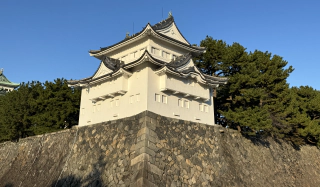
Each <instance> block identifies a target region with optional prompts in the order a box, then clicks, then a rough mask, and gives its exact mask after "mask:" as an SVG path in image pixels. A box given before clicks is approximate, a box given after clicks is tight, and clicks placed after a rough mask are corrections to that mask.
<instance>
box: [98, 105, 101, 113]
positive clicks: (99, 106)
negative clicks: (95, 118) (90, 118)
mask: <svg viewBox="0 0 320 187" xmlns="http://www.w3.org/2000/svg"><path fill="white" fill-rule="evenodd" d="M100 109H101V104H98V106H97V111H98V112H99V111H100Z"/></svg>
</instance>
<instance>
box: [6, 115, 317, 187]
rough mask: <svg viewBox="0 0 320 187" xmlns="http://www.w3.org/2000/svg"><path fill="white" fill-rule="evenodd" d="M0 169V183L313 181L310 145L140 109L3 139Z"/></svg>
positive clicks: (300, 183)
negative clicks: (263, 139)
mask: <svg viewBox="0 0 320 187" xmlns="http://www.w3.org/2000/svg"><path fill="white" fill-rule="evenodd" d="M221 131H223V132H221ZM0 168H1V169H0V186H27V187H29V186H320V177H319V176H320V151H319V150H318V149H317V148H315V147H310V146H303V147H301V149H300V150H295V149H294V148H293V147H292V146H290V145H288V144H286V143H283V142H275V141H273V140H269V142H267V143H264V144H263V145H255V144H254V143H253V142H251V141H250V140H248V139H246V138H244V137H242V136H241V134H239V133H238V132H237V131H233V130H228V129H225V128H222V127H219V126H207V125H203V124H197V123H191V122H186V121H182V120H176V119H171V118H166V117H162V116H159V115H156V114H153V113H151V112H147V111H146V112H143V113H141V114H139V115H136V116H133V117H129V118H125V119H121V120H115V121H111V122H106V123H103V124H96V125H92V126H86V127H81V128H73V129H70V130H65V131H62V132H58V133H52V134H45V135H42V136H37V137H31V138H26V139H23V140H21V141H20V142H18V143H13V142H6V143H2V144H0Z"/></svg>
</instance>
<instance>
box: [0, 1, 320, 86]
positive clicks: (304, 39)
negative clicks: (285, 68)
mask: <svg viewBox="0 0 320 187" xmlns="http://www.w3.org/2000/svg"><path fill="white" fill-rule="evenodd" d="M319 8H320V1H318V0H306V1H301V0H299V1H298V0H281V1H280V0H268V1H266V0H210V1H209V0H207V1H205V0H203V1H201V0H199V1H194V0H183V1H179V0H175V1H173V0H171V1H166V0H165V1H152V0H149V1H144V0H143V1H139V0H135V1H132V0H131V1H119V0H117V1H106V0H105V1H98V0H92V1H88V0H87V1H82V0H52V1H49V0H30V1H24V0H20V1H17V0H0V68H4V74H5V75H6V76H7V78H9V79H10V80H11V81H12V82H27V81H31V80H38V81H41V82H44V81H46V80H48V81H53V80H54V79H56V78H61V77H63V78H66V79H82V78H85V77H89V76H91V75H92V74H93V73H94V72H95V70H96V69H97V68H98V65H99V63H100V62H99V61H98V60H97V59H95V58H94V57H90V56H89V54H88V51H89V50H90V49H99V48H100V47H105V46H109V45H112V44H114V43H116V42H118V41H120V40H122V39H124V37H125V35H126V33H127V32H130V34H133V33H136V32H139V31H140V30H141V29H142V28H143V27H144V26H146V24H147V23H148V22H149V23H151V24H152V25H153V24H155V23H158V22H160V21H161V20H163V19H165V18H167V15H168V12H169V11H172V15H173V16H174V18H175V22H176V24H177V26H178V28H179V29H180V31H181V32H182V34H183V35H184V37H185V38H186V39H187V40H188V41H189V42H190V43H191V44H199V43H200V41H201V40H203V39H205V37H206V36H207V35H208V36H212V37H213V38H214V39H222V40H224V41H226V42H227V43H228V44H232V43H233V42H238V43H240V44H241V45H243V46H244V47H246V48H247V50H248V51H254V50H255V49H258V50H261V51H269V52H271V53H272V54H277V55H280V56H282V57H283V58H284V59H285V60H286V61H288V64H289V65H291V66H293V67H294V68H295V71H294V72H293V73H292V74H291V75H290V77H289V78H288V82H289V84H290V86H301V85H309V86H312V87H313V88H315V89H317V90H320V81H319V79H320V72H319V70H320V58H319V55H320V47H319V46H320V34H319V33H320V11H319Z"/></svg>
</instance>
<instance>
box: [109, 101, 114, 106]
mask: <svg viewBox="0 0 320 187" xmlns="http://www.w3.org/2000/svg"><path fill="white" fill-rule="evenodd" d="M113 105H114V104H113V100H111V101H110V107H111V108H112V107H113Z"/></svg>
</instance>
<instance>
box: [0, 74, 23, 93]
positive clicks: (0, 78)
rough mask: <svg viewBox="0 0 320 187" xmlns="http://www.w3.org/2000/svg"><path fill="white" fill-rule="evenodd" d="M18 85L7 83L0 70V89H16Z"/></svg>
mask: <svg viewBox="0 0 320 187" xmlns="http://www.w3.org/2000/svg"><path fill="white" fill-rule="evenodd" d="M19 85H20V84H19V83H14V82H11V81H9V80H8V79H7V77H6V76H4V74H3V69H1V70H0V89H1V87H2V86H7V87H12V88H16V87H18V86H19Z"/></svg>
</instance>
